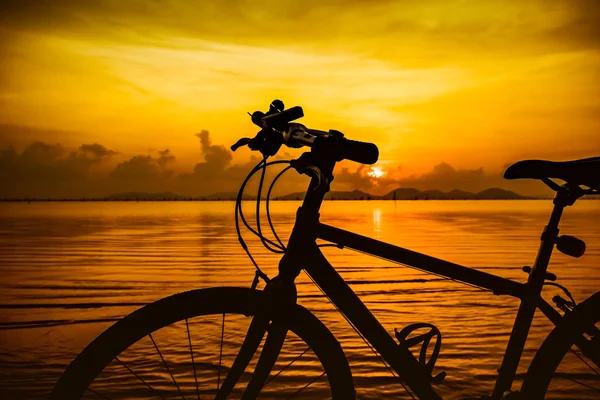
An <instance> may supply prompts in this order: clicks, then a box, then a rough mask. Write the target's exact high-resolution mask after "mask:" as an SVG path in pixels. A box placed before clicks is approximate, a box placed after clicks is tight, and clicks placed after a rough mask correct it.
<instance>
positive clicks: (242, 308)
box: [50, 287, 355, 400]
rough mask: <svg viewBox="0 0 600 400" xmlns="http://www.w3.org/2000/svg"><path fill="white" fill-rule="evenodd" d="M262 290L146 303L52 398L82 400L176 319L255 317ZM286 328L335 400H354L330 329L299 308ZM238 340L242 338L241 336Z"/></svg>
mask: <svg viewBox="0 0 600 400" xmlns="http://www.w3.org/2000/svg"><path fill="white" fill-rule="evenodd" d="M262 298H263V292H262V291H258V290H253V289H247V288H239V287H215V288H208V289H196V290H191V291H188V292H182V293H178V294H175V295H172V296H169V297H166V298H163V299H160V300H158V301H156V302H154V303H151V304H148V305H146V306H144V307H142V308H140V309H138V310H136V311H134V312H133V313H131V314H129V315H127V316H125V317H124V318H123V319H121V320H119V321H118V322H116V323H115V324H114V325H112V326H111V327H110V328H108V329H107V330H106V331H104V332H103V333H102V334H100V335H99V336H98V337H97V338H96V339H94V340H93V341H92V342H91V343H90V344H89V345H88V346H87V347H86V348H85V349H84V350H83V351H82V352H81V353H79V355H78V356H77V357H76V358H75V359H74V360H73V361H72V362H71V364H70V365H69V366H68V367H67V369H66V370H65V371H64V372H63V374H62V375H61V377H60V378H59V380H58V381H57V383H56V385H55V386H54V388H53V390H52V392H51V394H50V399H52V400H58V399H60V400H75V399H80V398H81V397H82V396H83V394H84V393H85V391H86V390H87V388H88V387H89V385H90V384H91V383H92V382H93V381H94V379H95V378H96V376H98V375H99V374H100V373H101V372H102V370H103V369H104V368H105V367H106V366H107V365H108V364H109V363H110V362H111V361H112V360H113V359H114V358H115V357H117V356H118V355H119V354H121V353H122V352H123V351H124V350H125V349H127V348H128V347H130V346H131V345H133V344H134V343H136V342H137V341H138V340H140V339H141V338H143V337H145V336H146V335H148V334H150V333H152V332H154V331H156V330H158V329H161V328H163V327H166V326H169V325H171V324H173V323H176V322H178V321H182V320H184V319H187V318H192V317H196V316H202V315H209V314H223V313H225V314H229V313H232V314H244V315H246V316H252V315H254V313H255V310H256V309H257V308H258V307H259V305H260V303H261V300H262ZM289 315H290V316H291V318H289V320H288V322H286V324H288V329H289V330H290V331H291V332H293V333H294V334H296V335H297V336H298V337H299V338H300V339H301V340H303V341H304V342H305V343H306V344H307V345H308V346H309V347H310V348H311V349H312V350H313V352H314V353H315V355H316V356H317V358H318V360H319V362H320V363H321V364H322V366H323V369H324V371H325V374H326V375H327V379H328V381H329V382H328V383H329V387H330V391H331V397H332V398H333V399H354V398H355V391H354V383H353V379H352V374H351V371H350V366H349V364H348V361H347V359H346V356H345V354H344V352H343V350H342V347H341V345H340V343H339V342H338V341H337V339H336V338H335V337H334V336H333V334H332V333H331V332H330V331H329V329H328V328H327V327H326V326H325V325H324V324H323V323H322V322H321V321H320V320H319V319H317V317H315V316H314V315H313V314H312V313H311V312H310V311H308V310H307V309H306V308H304V307H302V306H300V305H297V304H296V305H294V306H293V307H291V309H290V310H289ZM240 340H243V338H241V339H240Z"/></svg>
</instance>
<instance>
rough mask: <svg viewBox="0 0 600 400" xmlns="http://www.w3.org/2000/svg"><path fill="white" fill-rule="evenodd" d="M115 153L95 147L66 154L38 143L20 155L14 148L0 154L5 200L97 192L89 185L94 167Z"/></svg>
mask: <svg viewBox="0 0 600 400" xmlns="http://www.w3.org/2000/svg"><path fill="white" fill-rule="evenodd" d="M115 154H116V152H114V151H112V150H109V149H106V148H105V147H103V146H101V145H98V144H96V143H94V144H89V145H82V146H81V147H80V148H79V149H77V150H75V151H70V152H69V151H67V150H66V149H65V148H63V147H62V146H61V145H60V144H48V143H44V142H40V141H36V142H33V143H31V144H30V145H28V146H27V147H26V148H25V149H24V150H23V151H22V152H21V153H18V152H17V150H16V149H15V148H14V147H6V148H4V149H3V150H2V151H1V152H0V177H1V180H2V186H1V188H0V196H2V197H19V196H31V197H49V196H50V197H54V196H59V197H60V196H72V195H75V194H77V193H79V194H81V195H86V194H90V193H95V192H96V189H97V188H96V187H95V186H94V185H93V184H92V183H91V182H88V181H87V178H88V177H89V176H90V175H91V172H92V171H91V170H92V167H93V166H94V165H97V164H100V163H103V162H104V161H107V160H109V159H110V158H111V157H112V156H113V155H115Z"/></svg>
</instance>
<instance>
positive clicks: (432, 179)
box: [0, 130, 550, 198]
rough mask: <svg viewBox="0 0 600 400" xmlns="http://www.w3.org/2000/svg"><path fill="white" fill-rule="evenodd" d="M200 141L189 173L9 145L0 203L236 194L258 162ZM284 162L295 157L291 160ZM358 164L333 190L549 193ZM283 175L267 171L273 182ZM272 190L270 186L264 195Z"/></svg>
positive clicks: (443, 168)
mask: <svg viewBox="0 0 600 400" xmlns="http://www.w3.org/2000/svg"><path fill="white" fill-rule="evenodd" d="M195 136H196V137H198V138H199V140H200V148H201V150H202V158H203V160H202V161H200V162H198V163H196V164H195V165H194V167H193V168H192V169H191V171H189V172H183V173H176V172H174V171H175V167H176V165H175V164H176V157H175V155H173V154H172V153H171V151H170V150H169V149H164V150H161V151H155V152H154V154H138V155H135V156H133V157H130V158H128V159H126V160H123V161H121V162H118V163H117V164H116V165H115V166H114V168H112V169H111V170H110V171H109V172H107V173H101V171H98V170H96V169H95V167H96V166H99V165H104V166H110V165H111V162H114V158H115V157H119V156H122V155H120V154H119V153H118V152H117V151H115V150H111V149H108V148H106V147H104V146H103V145H101V144H98V143H93V144H84V145H81V146H79V148H77V149H76V150H73V151H68V150H67V149H65V148H64V147H62V146H61V145H60V144H48V143H43V142H39V141H36V142H33V143H31V144H30V145H28V146H27V147H26V148H25V149H24V150H23V151H22V152H20V153H19V152H18V151H17V150H16V149H15V148H14V147H5V148H2V149H0V179H1V180H2V185H1V186H0V197H3V198H6V197H40V198H47V197H55V198H62V197H81V196H87V197H103V196H107V195H110V194H114V193H121V192H133V191H147V192H165V191H173V192H176V193H179V194H182V195H187V196H203V195H208V194H213V193H222V192H228V193H235V192H236V191H237V190H238V189H239V187H240V185H241V183H242V182H243V180H244V178H245V177H246V176H247V175H248V173H249V172H250V170H251V169H252V168H253V167H254V165H256V163H258V161H259V160H260V158H259V157H258V156H257V155H253V156H252V157H251V158H250V160H248V161H247V162H243V163H232V155H231V152H230V151H229V150H228V149H227V148H225V147H224V146H222V145H214V144H212V142H211V139H210V134H209V132H208V131H206V130H203V131H201V132H200V133H198V134H196V135H195ZM282 155H284V154H283V153H282ZM285 156H286V157H288V158H289V157H290V155H289V154H285ZM349 165H352V167H349ZM355 165H356V164H354V163H349V162H343V163H342V164H340V165H339V166H338V169H337V170H336V171H335V172H334V175H335V179H334V181H333V183H332V187H331V189H332V190H354V189H359V190H363V191H366V192H370V193H373V194H384V193H388V192H389V191H391V190H393V189H396V188H398V187H405V188H416V189H420V190H430V189H437V190H442V191H451V190H454V189H461V190H466V191H470V192H479V191H481V190H485V189H488V188H493V187H500V188H505V189H509V190H514V191H516V192H518V193H520V194H524V195H536V196H537V195H548V194H549V193H550V192H549V191H548V190H547V189H546V187H545V186H544V185H543V184H542V183H539V182H537V181H532V180H520V181H506V180H504V179H503V178H502V174H501V173H493V172H488V171H486V170H485V169H484V168H475V169H457V168H454V167H452V166H451V165H450V164H448V163H445V162H441V163H438V164H437V165H435V166H434V167H433V168H432V170H431V171H429V172H426V173H423V174H419V175H410V176H402V174H401V172H402V171H401V170H400V169H393V168H392V169H388V170H387V173H386V174H385V175H384V176H382V177H380V178H377V179H375V178H373V177H371V176H369V175H368V172H369V171H370V167H368V166H363V165H359V166H358V167H357V168H355V169H354V168H353V167H354V166H355ZM506 166H508V164H507V165H506ZM280 170H281V169H277V168H274V169H271V170H269V172H268V173H267V177H266V182H267V184H268V183H270V182H271V180H272V179H273V178H274V176H275V174H276V173H278V171H280ZM258 175H259V174H257V175H256V176H255V178H254V179H253V180H252V181H251V183H250V184H249V187H248V191H247V193H256V188H257V184H258ZM307 183H308V178H307V177H306V176H304V175H298V174H297V173H295V171H293V170H292V171H291V172H290V173H289V174H287V175H286V176H285V177H284V178H283V179H281V180H280V181H278V185H277V187H276V190H275V191H274V192H273V195H274V196H278V195H281V194H287V193H292V192H297V191H303V190H305V189H306V187H307ZM267 189H268V187H267V186H265V188H264V191H265V192H266V190H267ZM265 192H263V193H265Z"/></svg>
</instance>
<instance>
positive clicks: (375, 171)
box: [367, 167, 385, 179]
mask: <svg viewBox="0 0 600 400" xmlns="http://www.w3.org/2000/svg"><path fill="white" fill-rule="evenodd" d="M367 174H368V175H369V176H370V177H371V178H376V179H377V178H381V177H382V176H383V175H384V174H385V172H383V171H382V170H381V168H378V167H372V168H371V171H369V172H368V173H367Z"/></svg>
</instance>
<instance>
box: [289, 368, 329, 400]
mask: <svg viewBox="0 0 600 400" xmlns="http://www.w3.org/2000/svg"><path fill="white" fill-rule="evenodd" d="M323 375H325V371H323V373H322V374H321V375H319V376H317V377H316V378H315V379H313V380H312V381H310V382H308V383H307V384H306V385H304V386H302V387H301V388H300V389H299V390H297V391H296V392H294V394H292V395H291V396H290V397H287V398H288V399H291V398H292V397H295V396H296V395H297V394H298V393H300V392H301V391H303V390H304V389H306V388H307V387H309V386H310V385H312V384H313V383H315V382H316V381H318V380H319V379H321V378H322V377H323Z"/></svg>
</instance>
